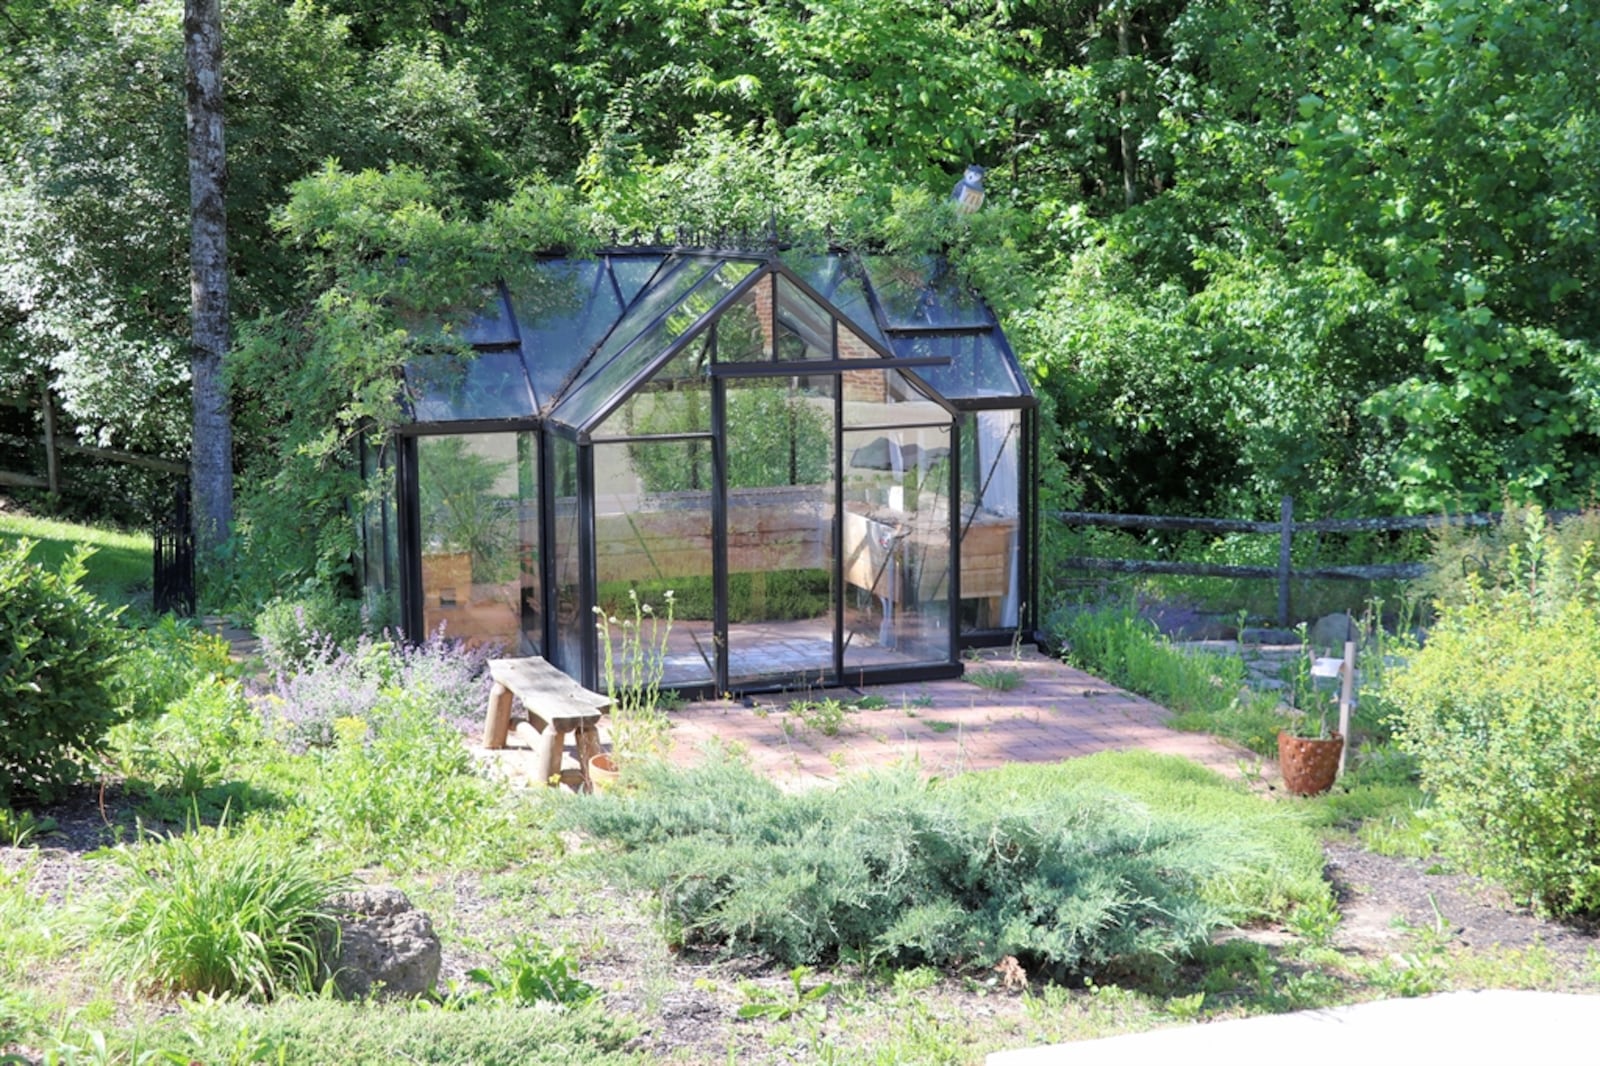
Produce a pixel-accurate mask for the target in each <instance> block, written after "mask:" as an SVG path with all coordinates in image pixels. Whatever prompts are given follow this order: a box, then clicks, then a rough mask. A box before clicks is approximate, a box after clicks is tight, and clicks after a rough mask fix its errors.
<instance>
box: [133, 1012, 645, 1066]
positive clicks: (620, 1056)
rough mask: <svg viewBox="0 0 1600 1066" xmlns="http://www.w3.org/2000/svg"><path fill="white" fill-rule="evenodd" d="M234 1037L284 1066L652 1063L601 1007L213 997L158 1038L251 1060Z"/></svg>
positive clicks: (193, 1052) (627, 1028)
mask: <svg viewBox="0 0 1600 1066" xmlns="http://www.w3.org/2000/svg"><path fill="white" fill-rule="evenodd" d="M241 1034H244V1035H247V1036H248V1038H249V1041H250V1042H251V1043H253V1044H256V1045H259V1046H261V1047H264V1048H266V1049H268V1054H267V1055H266V1056H265V1059H266V1061H269V1062H278V1061H280V1059H279V1056H281V1059H282V1061H284V1062H316V1063H322V1064H326V1066H368V1064H370V1063H374V1062H426V1063H435V1064H438V1066H571V1064H573V1063H579V1062H581V1063H585V1064H593V1066H625V1064H635V1063H637V1064H643V1063H645V1062H647V1061H651V1060H650V1059H648V1058H647V1057H646V1056H643V1055H639V1054H634V1053H630V1052H628V1051H626V1050H624V1048H625V1046H626V1044H627V1043H628V1041H629V1040H631V1039H632V1038H633V1037H634V1036H636V1035H637V1029H636V1027H635V1026H634V1025H632V1024H631V1023H630V1022H629V1021H627V1020H626V1019H624V1018H622V1017H619V1016H614V1015H612V1014H609V1013H607V1012H606V1011H604V1010H603V1009H601V1008H600V1007H599V1006H598V1005H590V1006H587V1007H581V1008H575V1009H572V1010H566V1011H552V1010H528V1009H526V1008H525V1007H521V1006H511V1005H502V1004H499V1003H485V1004H481V1005H476V1006H473V1007H470V1008H468V1009H466V1010H459V1011H455V1010H437V1009H430V1008H428V1007H427V1005H426V1004H423V1005H407V1004H382V1003H339V1002H335V1001H331V1000H323V999H311V1000H303V999H284V1000H280V1001H278V1002H276V1003H274V1004H273V1005H272V1008H271V1009H270V1010H266V1011H263V1010H259V1009H255V1008H253V1007H251V1006H250V1005H249V1004H245V1003H240V1002H237V1001H230V1000H219V1001H215V1002H211V1003H207V1004H204V1005H202V1006H201V1007H199V1008H197V1009H195V1010H192V1011H190V1012H188V1013H187V1014H185V1015H184V1016H182V1017H179V1018H175V1019H173V1020H172V1023H171V1036H170V1039H169V1040H167V1041H165V1042H168V1043H170V1044H171V1046H173V1047H177V1048H183V1049H184V1050H185V1052H186V1053H187V1054H188V1056H189V1058H190V1059H193V1060H198V1061H201V1062H221V1063H226V1062H245V1061H251V1060H249V1059H239V1058H235V1057H232V1056H233V1049H234V1048H235V1046H236V1045H237V1044H238V1042H239V1040H240V1037H241ZM157 1035H163V1034H157Z"/></svg>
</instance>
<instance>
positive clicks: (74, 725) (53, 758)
mask: <svg viewBox="0 0 1600 1066" xmlns="http://www.w3.org/2000/svg"><path fill="white" fill-rule="evenodd" d="M31 548H32V543H31V542H30V541H27V540H21V541H18V542H17V543H15V544H12V545H8V546H4V547H0V806H4V805H5V804H6V803H7V802H9V800H10V799H12V798H16V797H28V796H32V797H38V798H40V799H45V800H48V799H49V798H50V797H51V796H52V795H53V794H55V793H56V792H57V791H58V790H59V789H60V788H61V787H62V786H65V785H68V784H71V783H72V782H74V781H77V780H79V779H81V778H82V777H83V776H85V774H86V773H88V772H89V767H88V765H87V760H88V759H91V758H93V757H94V756H95V755H97V754H98V753H99V752H100V751H101V750H102V748H103V747H104V743H105V736H106V732H107V730H109V729H110V728H111V727H112V726H113V725H115V724H116V723H117V722H118V721H119V720H120V719H121V718H122V717H123V715H124V713H125V712H124V708H123V704H122V701H121V699H120V698H119V696H120V694H119V693H118V692H117V668H118V663H119V660H120V658H121V656H122V655H123V653H124V650H125V648H126V646H127V640H126V638H125V636H124V634H123V633H122V631H121V630H120V629H119V628H118V627H117V616H118V614H119V613H120V609H119V610H112V609H110V608H108V607H106V606H105V604H103V603H101V602H100V601H99V600H97V599H95V598H94V597H93V596H91V595H90V594H89V593H88V592H86V591H85V590H84V589H83V587H82V581H83V576H84V573H85V563H86V560H87V558H88V555H89V550H88V549H80V550H79V551H78V552H77V553H76V554H74V555H72V556H71V557H70V558H69V559H68V560H67V561H66V562H65V563H63V564H62V566H61V568H60V569H59V570H55V571H50V570H46V569H44V568H43V567H41V566H39V565H37V564H35V563H31V562H29V561H28V553H29V551H30V550H31Z"/></svg>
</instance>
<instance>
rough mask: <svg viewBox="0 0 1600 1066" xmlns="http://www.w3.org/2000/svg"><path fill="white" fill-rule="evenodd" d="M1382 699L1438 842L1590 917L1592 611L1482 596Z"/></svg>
mask: <svg viewBox="0 0 1600 1066" xmlns="http://www.w3.org/2000/svg"><path fill="white" fill-rule="evenodd" d="M1386 694H1387V696H1388V698H1389V700H1390V701H1391V702H1392V703H1393V705H1394V706H1395V707H1397V708H1398V712H1399V722H1398V728H1397V730H1396V738H1397V740H1398V741H1399V743H1400V745H1401V746H1402V747H1403V748H1404V750H1406V751H1408V752H1410V753H1411V754H1412V755H1413V756H1415V758H1416V760H1417V765H1418V767H1419V769H1420V771H1421V775H1422V785H1423V788H1424V789H1426V790H1427V791H1428V792H1431V793H1432V794H1433V796H1434V811H1435V814H1436V816H1437V820H1438V821H1439V822H1441V823H1442V824H1443V826H1444V827H1445V829H1446V837H1445V842H1446V846H1447V848H1449V849H1450V850H1451V851H1452V852H1453V853H1454V854H1455V855H1456V856H1458V857H1459V858H1460V859H1461V860H1462V861H1463V862H1464V863H1466V864H1467V865H1468V866H1469V867H1470V868H1472V869H1475V870H1478V871H1480V872H1483V873H1486V874H1488V875H1490V876H1493V877H1497V878H1500V879H1502V880H1504V882H1505V883H1506V884H1507V886H1508V887H1510V888H1511V889H1512V890H1513V891H1515V892H1516V893H1518V894H1520V895H1522V896H1524V897H1526V898H1528V899H1530V900H1532V901H1534V902H1535V903H1537V904H1538V905H1540V906H1541V907H1543V908H1545V909H1547V910H1549V911H1551V912H1555V913H1571V912H1590V913H1593V912H1596V911H1600V713H1597V712H1600V616H1597V615H1596V613H1595V611H1594V610H1593V609H1591V608H1588V607H1586V606H1584V605H1583V604H1582V603H1580V602H1578V601H1576V600H1571V599H1569V600H1567V601H1566V602H1563V603H1548V602H1542V600H1541V597H1540V596H1539V594H1538V593H1536V592H1530V590H1528V589H1527V588H1525V587H1523V588H1512V589H1504V590H1501V591H1498V592H1483V591H1480V592H1479V593H1478V594H1477V596H1476V598H1473V599H1471V600H1470V601H1469V602H1467V603H1465V604H1462V605H1460V606H1455V607H1446V608H1445V609H1444V610H1443V611H1442V613H1441V616H1440V618H1439V621H1438V624H1437V625H1436V626H1435V627H1434V629H1433V630H1432V631H1431V633H1430V635H1429V638H1428V642H1427V644H1426V646H1425V647H1423V648H1422V650H1421V651H1419V652H1417V653H1416V655H1415V656H1413V658H1412V659H1411V661H1410V664H1409V666H1408V668H1407V669H1405V670H1404V671H1401V672H1399V673H1397V674H1395V675H1394V676H1393V677H1392V678H1391V679H1390V682H1389V685H1388V686H1387V691H1386Z"/></svg>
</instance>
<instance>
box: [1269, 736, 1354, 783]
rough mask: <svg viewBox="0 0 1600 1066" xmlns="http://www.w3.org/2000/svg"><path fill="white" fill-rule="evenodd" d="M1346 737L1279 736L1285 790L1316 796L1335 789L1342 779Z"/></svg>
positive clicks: (1279, 756)
mask: <svg viewBox="0 0 1600 1066" xmlns="http://www.w3.org/2000/svg"><path fill="white" fill-rule="evenodd" d="M1343 750H1344V737H1342V736H1340V735H1339V734H1338V733H1334V734H1332V735H1331V736H1329V737H1327V738H1325V739H1319V738H1316V737H1297V736H1294V735H1292V734H1289V733H1284V732H1280V733H1279V734H1278V769H1279V770H1281V771H1283V787H1284V788H1286V789H1288V790H1289V791H1290V792H1293V793H1294V794H1295V795H1296V796H1315V795H1317V794H1318V793H1320V792H1326V791H1328V789H1330V788H1332V787H1333V779H1334V778H1335V777H1337V776H1338V775H1339V753H1340V752H1341V751H1343Z"/></svg>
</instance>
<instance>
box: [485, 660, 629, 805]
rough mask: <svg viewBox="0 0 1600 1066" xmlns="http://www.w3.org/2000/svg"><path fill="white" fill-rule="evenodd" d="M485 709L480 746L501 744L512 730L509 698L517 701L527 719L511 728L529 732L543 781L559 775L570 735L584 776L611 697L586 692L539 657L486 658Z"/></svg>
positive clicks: (537, 766)
mask: <svg viewBox="0 0 1600 1066" xmlns="http://www.w3.org/2000/svg"><path fill="white" fill-rule="evenodd" d="M489 677H490V678H491V679H492V680H493V681H494V685H493V687H491V688H490V689H489V711H488V714H487V716H486V717H485V719H484V723H483V746H484V747H485V748H503V747H505V746H506V737H507V735H508V734H510V733H511V732H512V731H513V730H512V726H511V699H512V697H513V696H515V697H516V698H517V699H519V700H521V701H522V706H523V708H524V709H525V710H526V711H527V712H528V722H527V723H525V724H524V723H521V722H519V723H517V727H516V730H515V731H516V732H517V733H518V734H519V735H520V734H522V733H523V731H524V730H527V731H528V732H529V733H531V734H532V735H531V737H529V738H528V739H530V740H531V741H532V744H533V749H534V766H535V767H536V768H538V769H541V770H542V771H543V775H542V776H543V777H544V779H545V780H546V781H553V780H555V779H556V778H557V777H559V776H560V774H561V755H562V752H564V751H565V750H566V746H567V736H568V734H571V735H572V737H573V739H574V744H575V746H576V748H577V755H578V765H579V766H580V767H582V769H583V777H584V781H585V782H586V783H587V781H588V779H589V760H590V759H591V758H593V757H594V756H595V755H596V754H598V753H599V751H600V729H599V726H600V716H601V715H602V714H604V713H605V712H606V711H608V710H610V709H611V701H610V700H609V699H607V698H606V697H605V696H602V695H600V694H599V693H597V692H590V691H589V690H588V689H586V688H584V687H583V686H582V685H580V684H578V683H577V682H576V681H574V680H572V678H570V677H568V676H567V675H566V674H563V673H562V672H561V671H560V670H557V669H556V668H555V667H553V666H551V665H550V664H549V663H547V662H545V661H544V660H543V659H541V658H539V657H538V656H533V657H530V658H526V659H490V660H489Z"/></svg>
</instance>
